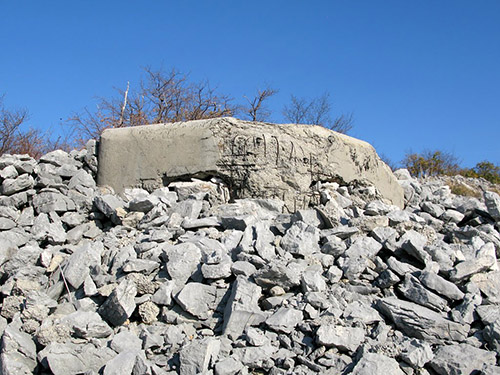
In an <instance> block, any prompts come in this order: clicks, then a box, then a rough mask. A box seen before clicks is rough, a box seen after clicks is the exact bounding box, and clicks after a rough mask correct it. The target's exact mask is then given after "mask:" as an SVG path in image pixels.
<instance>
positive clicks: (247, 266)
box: [231, 261, 257, 277]
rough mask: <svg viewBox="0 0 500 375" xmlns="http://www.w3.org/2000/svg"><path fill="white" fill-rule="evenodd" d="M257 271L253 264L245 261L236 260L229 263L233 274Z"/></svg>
mask: <svg viewBox="0 0 500 375" xmlns="http://www.w3.org/2000/svg"><path fill="white" fill-rule="evenodd" d="M255 271H257V268H255V266H254V265H253V264H252V263H250V262H247V261H237V262H234V263H233V264H231V272H232V273H233V274H234V275H235V276H238V275H243V276H247V277H248V276H251V275H253V274H254V273H255Z"/></svg>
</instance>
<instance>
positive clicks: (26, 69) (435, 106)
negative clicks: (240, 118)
mask: <svg viewBox="0 0 500 375" xmlns="http://www.w3.org/2000/svg"><path fill="white" fill-rule="evenodd" d="M0 46H1V49H0V93H3V94H5V101H4V104H5V105H6V106H7V107H9V108H17V107H24V108H26V109H28V110H29V112H30V114H31V118H30V121H29V125H30V126H33V127H40V128H43V129H46V128H51V129H55V130H56V131H57V127H58V126H59V125H60V124H61V123H62V122H63V121H62V120H64V119H66V118H68V117H69V116H70V115H71V114H72V113H73V112H75V111H79V110H81V109H83V108H84V107H88V108H93V107H95V105H96V101H95V97H96V96H102V97H109V96H111V95H113V94H114V91H113V87H120V88H122V89H124V88H125V87H126V84H127V81H130V82H131V85H134V84H137V83H138V82H139V80H140V78H141V76H142V70H141V69H142V67H145V66H151V67H152V68H153V69H158V68H160V67H162V66H163V67H165V68H167V69H169V68H172V67H175V68H177V69H178V70H180V71H182V72H186V73H190V77H191V78H192V79H193V80H201V79H208V80H209V81H210V83H211V84H212V85H216V86H217V87H218V88H219V90H220V91H222V92H224V93H227V94H229V95H231V96H233V97H234V98H235V99H236V100H238V101H242V100H243V99H242V96H243V95H245V94H247V95H251V94H252V92H254V91H255V90H256V89H258V88H259V87H260V88H262V87H264V86H265V85H266V84H269V85H271V86H273V87H275V88H277V89H279V90H280V92H279V94H278V95H276V96H275V97H273V98H272V99H271V100H270V102H269V106H270V108H271V109H272V110H274V115H273V117H272V121H275V122H282V121H283V117H282V115H281V109H282V106H283V104H285V103H286V102H288V101H289V98H290V94H295V95H298V96H305V97H313V96H315V95H319V94H321V93H323V92H325V91H329V92H330V93H331V96H332V100H333V109H334V114H339V113H341V112H353V113H354V117H355V127H354V129H353V130H352V131H351V133H350V134H351V135H352V136H355V137H358V138H361V139H363V140H366V141H368V142H370V143H371V144H372V145H374V146H375V148H376V149H377V151H378V152H379V153H383V154H385V155H387V156H388V157H389V158H391V159H392V160H394V161H399V160H401V159H402V158H403V156H404V154H405V152H407V151H409V150H413V151H422V150H424V149H442V150H445V151H449V152H453V153H455V154H456V155H457V156H459V157H460V159H461V161H462V164H463V165H464V166H473V165H475V163H477V162H479V161H481V160H485V159H487V160H490V161H492V162H494V163H497V164H500V1H499V0H476V1H473V0H470V1H462V0H440V1H431V0H424V1H401V0H389V1H387V0H384V1H373V0H350V1H348V0H343V1H337V0H321V1H314V0H311V1H305V0H303V1H298V0H280V1H275V0H265V1H261V0H252V1H237V0H231V1H230V0H227V1H218V0H210V1H208V0H206V1H202V0H198V1H180V0H179V1H125V0H121V1H118V0H106V1H102V0H101V1H94V0H90V1H67V0H66V1H51V0H46V1H39V0H36V1H21V0H19V1H17V0H0ZM60 119H62V120H60Z"/></svg>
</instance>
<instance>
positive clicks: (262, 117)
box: [243, 87, 278, 121]
mask: <svg viewBox="0 0 500 375" xmlns="http://www.w3.org/2000/svg"><path fill="white" fill-rule="evenodd" d="M277 93H278V90H275V89H273V88H271V87H266V88H265V89H264V90H257V94H256V95H255V96H254V97H253V98H250V99H249V98H248V97H246V96H245V99H246V100H247V102H248V105H247V106H245V107H243V113H244V114H245V115H246V116H248V117H249V118H250V120H251V121H266V120H267V119H268V118H269V116H270V115H271V111H270V110H269V109H268V108H267V107H266V105H265V101H266V100H267V99H269V98H270V97H271V96H273V95H275V94H277Z"/></svg>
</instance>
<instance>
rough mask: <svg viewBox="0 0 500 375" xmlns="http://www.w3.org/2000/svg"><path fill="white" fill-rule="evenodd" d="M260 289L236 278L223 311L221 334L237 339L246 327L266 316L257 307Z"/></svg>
mask: <svg viewBox="0 0 500 375" xmlns="http://www.w3.org/2000/svg"><path fill="white" fill-rule="evenodd" d="M261 292H262V290H261V288H260V287H259V286H257V285H255V284H254V283H252V282H250V281H248V279H246V278H245V277H243V276H238V277H237V278H236V281H235V282H234V283H233V287H232V289H231V295H230V296H229V300H228V301H227V304H226V308H225V310H224V325H223V333H224V334H225V335H227V336H228V337H229V338H232V339H236V338H238V337H239V336H240V335H241V334H242V333H243V331H244V330H245V328H246V327H247V326H250V325H252V324H259V323H261V322H262V321H264V320H265V318H266V316H265V315H264V313H263V312H262V311H261V309H260V307H259V298H260V296H261Z"/></svg>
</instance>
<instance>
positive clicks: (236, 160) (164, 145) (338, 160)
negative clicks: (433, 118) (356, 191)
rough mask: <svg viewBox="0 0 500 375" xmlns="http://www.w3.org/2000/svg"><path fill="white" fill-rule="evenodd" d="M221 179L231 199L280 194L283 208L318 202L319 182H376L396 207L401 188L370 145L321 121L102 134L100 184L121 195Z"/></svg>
mask: <svg viewBox="0 0 500 375" xmlns="http://www.w3.org/2000/svg"><path fill="white" fill-rule="evenodd" d="M210 176H218V177H221V178H222V179H223V180H224V181H226V183H227V184H228V185H229V187H230V190H231V194H232V195H233V197H234V198H244V197H260V198H278V199H282V200H283V201H285V207H286V209H287V210H288V211H295V210H296V209H299V208H304V207H307V206H309V204H311V203H313V204H314V201H315V199H317V198H318V197H317V194H316V193H315V191H314V190H313V189H311V187H312V186H313V185H314V184H315V183H317V182H330V181H339V182H342V183H350V182H353V181H359V182H366V183H369V184H373V185H374V186H375V187H376V188H377V190H378V191H379V192H380V194H381V195H382V196H383V197H384V198H386V199H387V200H388V201H390V202H391V203H392V204H395V205H397V206H399V207H402V206H403V190H402V189H401V187H400V186H399V184H398V183H397V181H396V178H395V177H394V175H393V174H392V172H391V170H390V169H389V167H387V165H385V164H384V163H383V162H382V161H381V160H380V158H379V157H378V156H377V154H376V152H375V150H374V149H373V147H372V146H371V145H369V144H368V143H366V142H363V141H360V140H358V139H355V138H352V137H349V136H346V135H343V134H339V133H336V132H333V131H331V130H328V129H325V128H323V127H320V126H311V125H291V124H268V123H256V122H248V121H241V120H237V119H234V118H219V119H209V120H197V121H189V122H180V123H174V124H158V125H147V126H138V127H131V128H120V129H109V130H106V131H104V133H103V134H102V137H101V141H100V146H99V172H98V183H99V185H108V186H111V187H113V189H115V191H116V192H117V193H121V192H122V191H123V189H124V188H127V187H142V188H145V189H147V190H153V189H155V188H158V187H162V186H165V185H166V184H168V183H169V182H171V181H175V180H178V179H184V178H190V177H198V178H204V177H210Z"/></svg>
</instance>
